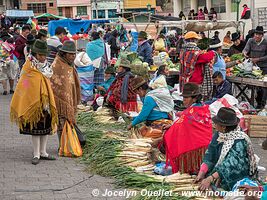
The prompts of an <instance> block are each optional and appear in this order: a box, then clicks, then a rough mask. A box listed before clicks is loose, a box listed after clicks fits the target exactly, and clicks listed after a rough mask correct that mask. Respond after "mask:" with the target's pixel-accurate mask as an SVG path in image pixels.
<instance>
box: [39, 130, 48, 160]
mask: <svg viewBox="0 0 267 200" xmlns="http://www.w3.org/2000/svg"><path fill="white" fill-rule="evenodd" d="M47 139H48V135H43V136H40V153H41V156H44V157H47V156H48V153H46V144H47Z"/></svg>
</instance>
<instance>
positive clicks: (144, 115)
mask: <svg viewBox="0 0 267 200" xmlns="http://www.w3.org/2000/svg"><path fill="white" fill-rule="evenodd" d="M156 107H157V104H156V102H155V101H154V99H153V98H152V97H150V96H147V97H146V98H145V100H144V104H143V108H142V110H141V112H140V114H139V115H138V116H137V117H136V118H135V119H134V120H133V122H132V125H133V126H135V125H137V124H139V123H141V122H144V121H147V120H148V121H155V120H159V119H168V118H169V116H168V113H166V112H161V111H158V110H154V108H156Z"/></svg>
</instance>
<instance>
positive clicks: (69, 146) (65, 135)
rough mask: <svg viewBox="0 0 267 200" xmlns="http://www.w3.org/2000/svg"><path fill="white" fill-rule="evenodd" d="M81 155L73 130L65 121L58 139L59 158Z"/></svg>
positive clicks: (80, 148) (79, 145)
mask: <svg viewBox="0 0 267 200" xmlns="http://www.w3.org/2000/svg"><path fill="white" fill-rule="evenodd" d="M82 154H83V152H82V147H81V144H80V142H79V139H78V136H77V133H76V131H75V128H74V127H73V126H72V125H71V124H69V122H68V121H66V122H65V125H64V128H63V131H62V134H61V138H60V149H59V156H66V157H80V156H82Z"/></svg>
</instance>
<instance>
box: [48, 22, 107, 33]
mask: <svg viewBox="0 0 267 200" xmlns="http://www.w3.org/2000/svg"><path fill="white" fill-rule="evenodd" d="M109 22H110V21H109V20H100V19H99V20H73V19H61V20H52V21H50V22H49V23H48V32H49V34H50V36H53V35H55V30H56V28H57V27H59V26H62V27H64V28H67V29H68V31H69V32H70V34H72V35H74V34H76V33H77V32H80V30H81V28H83V29H84V30H87V29H88V28H89V26H90V25H91V24H102V23H109Z"/></svg>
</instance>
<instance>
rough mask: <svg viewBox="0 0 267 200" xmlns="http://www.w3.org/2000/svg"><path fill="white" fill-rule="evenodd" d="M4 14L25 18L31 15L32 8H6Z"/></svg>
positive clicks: (32, 14)
mask: <svg viewBox="0 0 267 200" xmlns="http://www.w3.org/2000/svg"><path fill="white" fill-rule="evenodd" d="M6 16H8V17H20V18H25V17H33V16H34V13H33V11H32V10H7V11H6Z"/></svg>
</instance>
